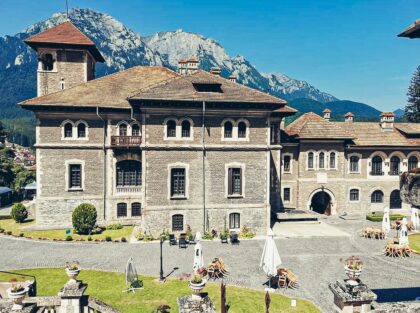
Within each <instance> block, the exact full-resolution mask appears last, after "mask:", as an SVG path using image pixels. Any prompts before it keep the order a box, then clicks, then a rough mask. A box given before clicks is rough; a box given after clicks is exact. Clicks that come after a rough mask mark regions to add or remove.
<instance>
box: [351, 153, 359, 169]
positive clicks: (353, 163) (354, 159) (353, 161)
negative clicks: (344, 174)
mask: <svg viewBox="0 0 420 313" xmlns="http://www.w3.org/2000/svg"><path fill="white" fill-rule="evenodd" d="M358 172H359V157H358V156H355V155H352V156H351V157H350V173H358Z"/></svg>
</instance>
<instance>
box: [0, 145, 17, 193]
mask: <svg viewBox="0 0 420 313" xmlns="http://www.w3.org/2000/svg"><path fill="white" fill-rule="evenodd" d="M12 158H13V151H12V150H10V149H9V148H0V186H6V187H10V186H11V185H12V182H13V178H14V174H13V171H12V168H13V161H12Z"/></svg>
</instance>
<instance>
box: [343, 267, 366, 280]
mask: <svg viewBox="0 0 420 313" xmlns="http://www.w3.org/2000/svg"><path fill="white" fill-rule="evenodd" d="M344 271H345V272H346V275H347V277H348V278H349V279H350V280H353V281H356V280H357V279H358V278H359V277H360V275H361V274H362V269H361V268H360V269H352V268H349V267H347V266H344Z"/></svg>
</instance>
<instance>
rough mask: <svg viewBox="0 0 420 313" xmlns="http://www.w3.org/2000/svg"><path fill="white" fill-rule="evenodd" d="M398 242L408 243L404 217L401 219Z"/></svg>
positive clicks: (401, 243)
mask: <svg viewBox="0 0 420 313" xmlns="http://www.w3.org/2000/svg"><path fill="white" fill-rule="evenodd" d="M399 243H400V245H408V229H407V219H406V218H405V217H404V218H403V220H402V226H401V231H400V238H399Z"/></svg>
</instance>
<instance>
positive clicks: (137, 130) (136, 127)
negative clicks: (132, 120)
mask: <svg viewBox="0 0 420 313" xmlns="http://www.w3.org/2000/svg"><path fill="white" fill-rule="evenodd" d="M131 136H140V126H139V125H137V124H133V126H131Z"/></svg>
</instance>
